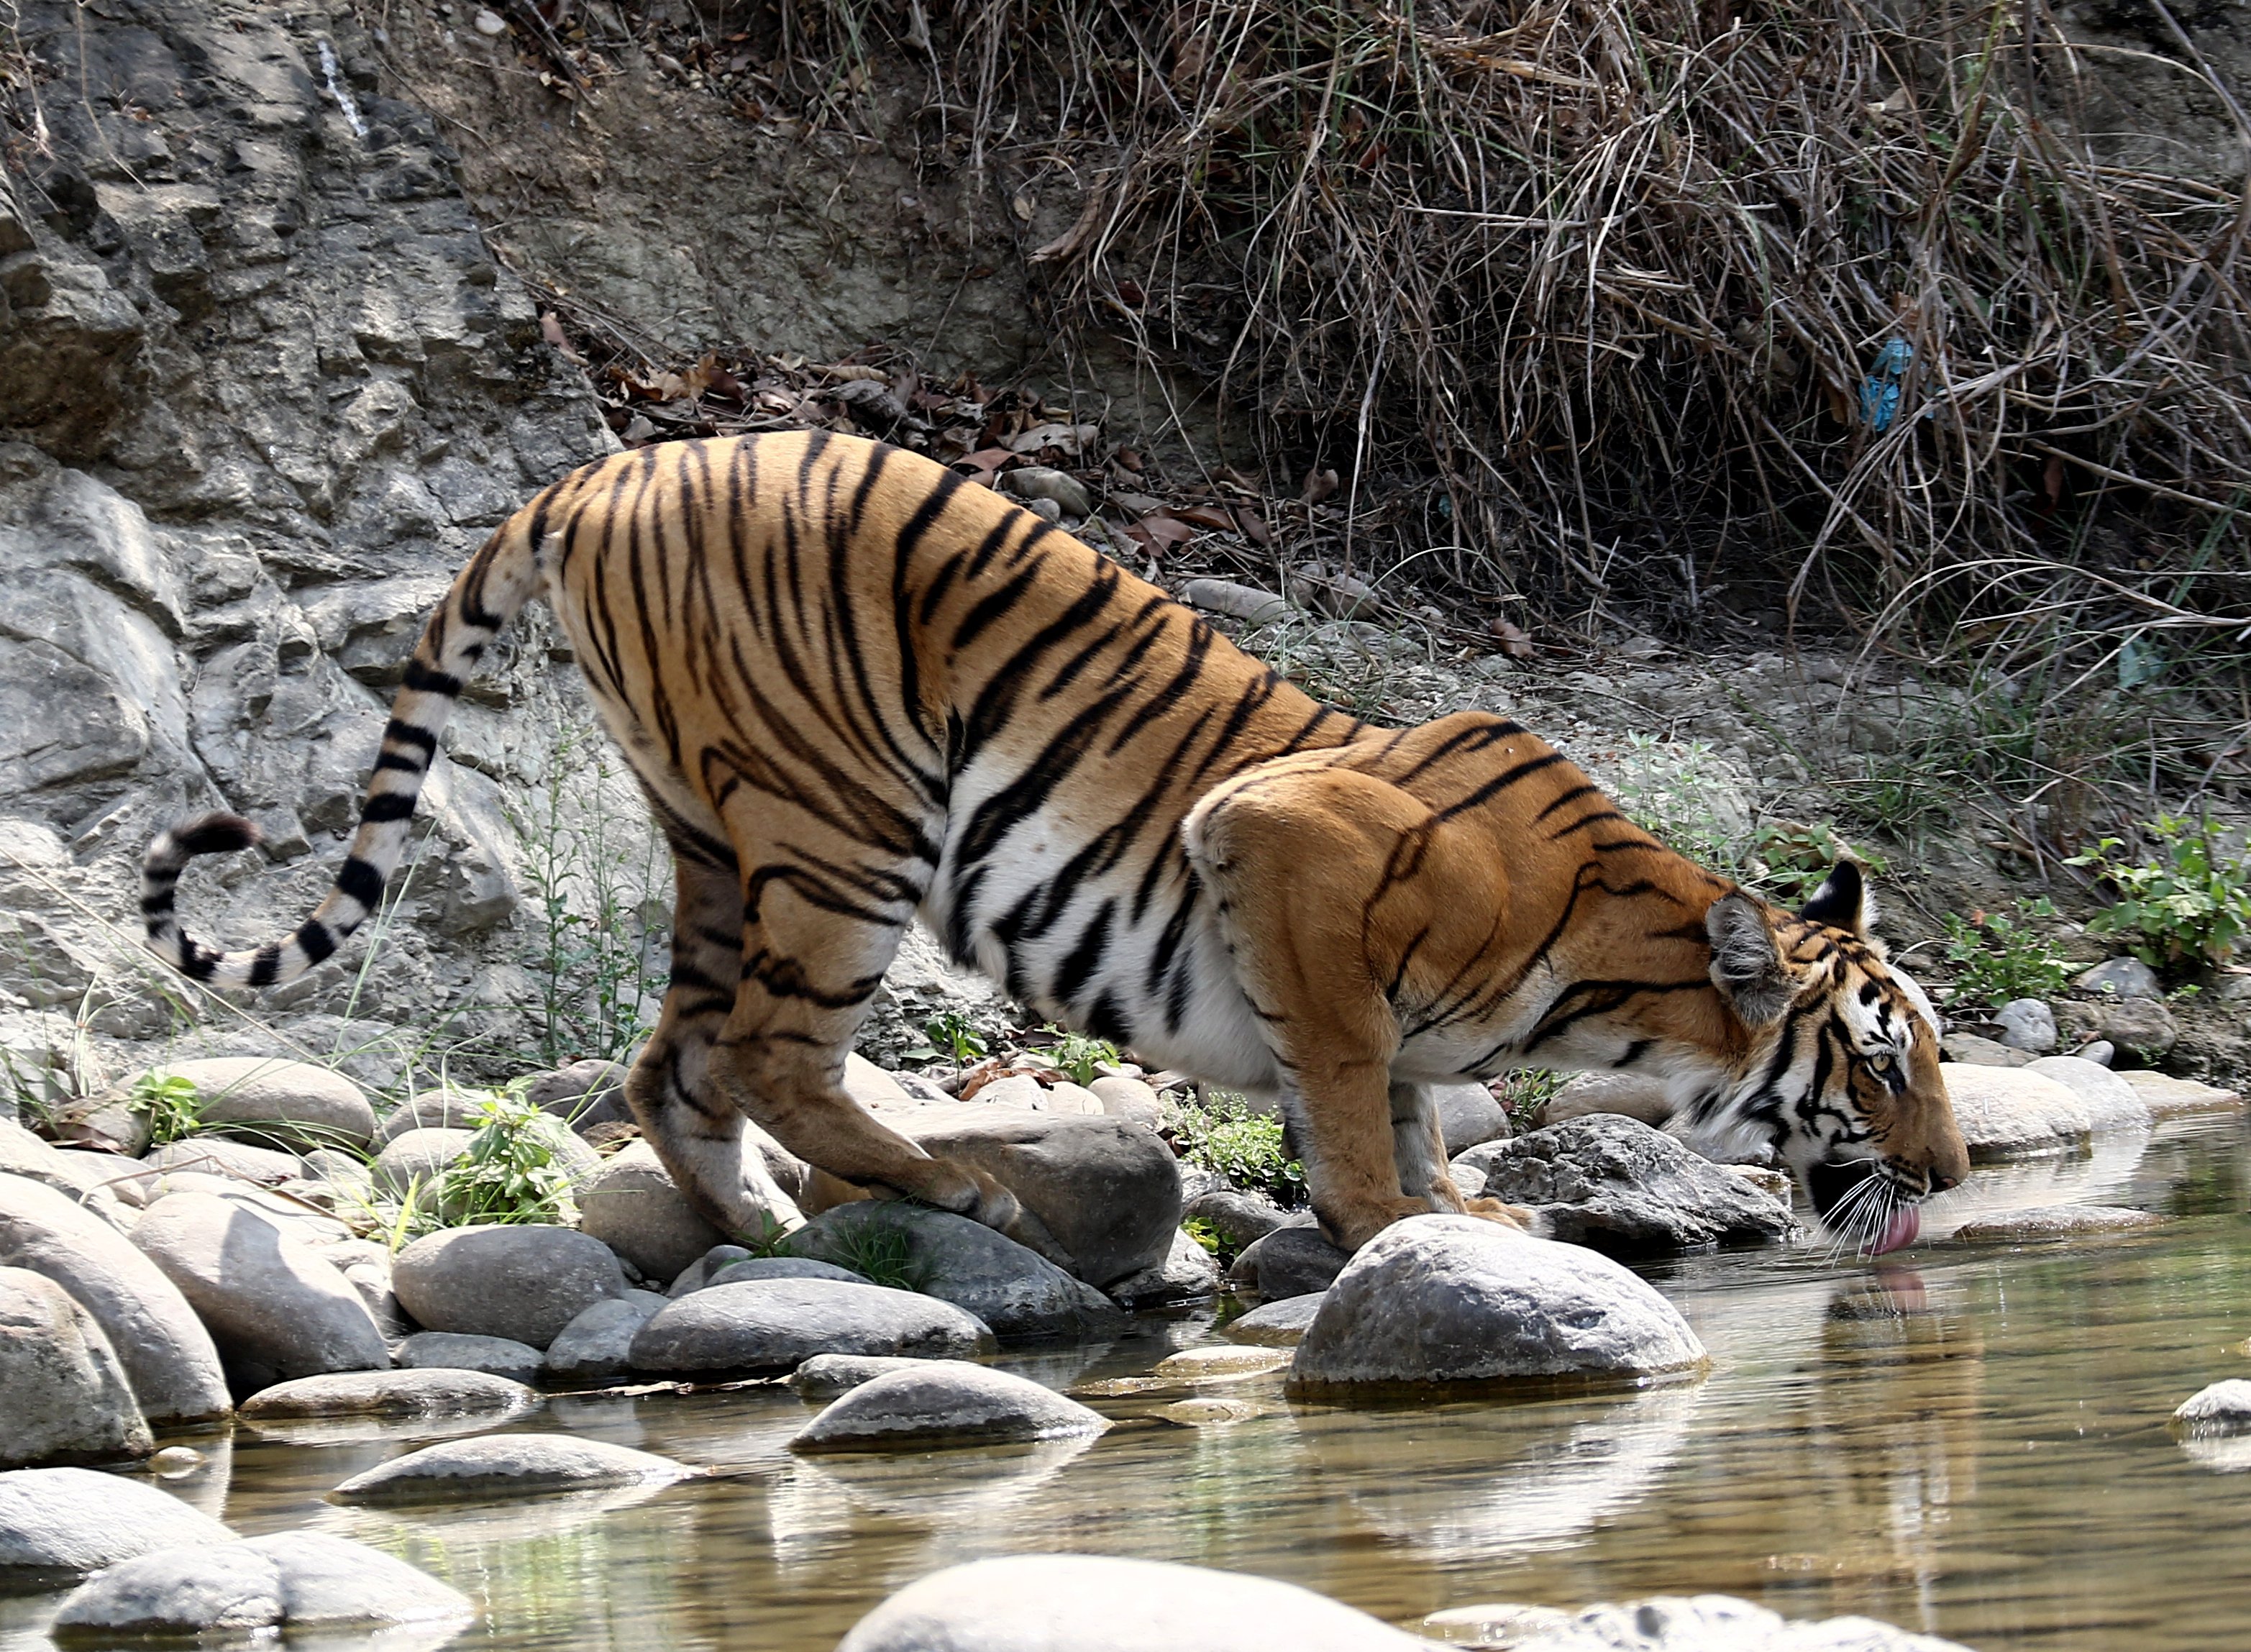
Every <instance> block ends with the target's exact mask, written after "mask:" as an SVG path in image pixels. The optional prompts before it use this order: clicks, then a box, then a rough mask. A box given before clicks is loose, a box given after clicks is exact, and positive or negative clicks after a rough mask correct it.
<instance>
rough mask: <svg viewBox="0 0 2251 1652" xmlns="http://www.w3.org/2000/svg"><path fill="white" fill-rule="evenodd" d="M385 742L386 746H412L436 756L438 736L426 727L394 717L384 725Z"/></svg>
mask: <svg viewBox="0 0 2251 1652" xmlns="http://www.w3.org/2000/svg"><path fill="white" fill-rule="evenodd" d="M383 743H384V745H386V746H412V747H413V748H414V749H415V750H416V751H418V752H423V753H429V754H431V755H433V756H434V755H435V754H436V753H437V750H438V737H437V736H436V735H435V734H433V733H432V732H430V731H429V730H428V729H426V728H419V727H417V726H416V725H414V724H412V723H409V722H407V721H405V719H404V718H396V717H394V718H391V721H389V722H388V723H386V724H384V725H383Z"/></svg>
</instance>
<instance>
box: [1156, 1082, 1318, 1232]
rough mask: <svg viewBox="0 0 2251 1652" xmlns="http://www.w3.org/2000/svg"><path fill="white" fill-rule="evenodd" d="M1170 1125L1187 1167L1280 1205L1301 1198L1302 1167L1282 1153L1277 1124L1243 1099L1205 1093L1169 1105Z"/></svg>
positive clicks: (1222, 1092) (1303, 1186)
mask: <svg viewBox="0 0 2251 1652" xmlns="http://www.w3.org/2000/svg"><path fill="white" fill-rule="evenodd" d="M1170 1123H1171V1128H1172V1132H1173V1140H1174V1143H1175V1144H1176V1146H1177V1147H1178V1148H1179V1149H1180V1152H1181V1157H1183V1158H1185V1159H1186V1160H1188V1163H1191V1164H1194V1165H1196V1166H1198V1167H1200V1168H1202V1169H1203V1170H1211V1171H1215V1172H1216V1173H1217V1174H1219V1175H1221V1176H1223V1177H1226V1178H1227V1179H1228V1180H1229V1182H1231V1183H1234V1184H1235V1185H1236V1186H1237V1187H1239V1188H1242V1189H1243V1190H1246V1191H1256V1192H1263V1193H1265V1194H1267V1195H1268V1196H1269V1197H1272V1198H1274V1199H1275V1200H1277V1201H1278V1202H1279V1203H1280V1204H1298V1203H1299V1202H1300V1201H1301V1200H1303V1198H1304V1197H1305V1192H1306V1167H1305V1166H1304V1165H1302V1164H1300V1163H1298V1161H1297V1160H1295V1159H1293V1158H1292V1157H1290V1156H1289V1155H1288V1153H1287V1152H1286V1151H1285V1149H1284V1148H1283V1145H1282V1121H1281V1120H1279V1119H1278V1118H1272V1117H1269V1116H1268V1115H1267V1114H1263V1113H1254V1112H1252V1111H1251V1110H1250V1103H1249V1102H1247V1101H1246V1100H1243V1097H1241V1096H1239V1095H1236V1094H1234V1093H1231V1092H1229V1091H1226V1090H1206V1091H1205V1092H1204V1099H1203V1100H1202V1101H1201V1102H1199V1101H1195V1100H1181V1101H1178V1102H1175V1103H1174V1106H1173V1107H1172V1110H1171V1120H1170Z"/></svg>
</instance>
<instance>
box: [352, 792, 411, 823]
mask: <svg viewBox="0 0 2251 1652" xmlns="http://www.w3.org/2000/svg"><path fill="white" fill-rule="evenodd" d="M414 803H415V796H414V794H413V793H412V792H377V793H376V794H375V795H374V796H372V797H371V798H369V799H368V800H367V802H365V803H364V804H362V805H361V806H360V811H359V818H360V823H361V824H362V825H381V824H383V823H385V822H389V821H394V820H411V819H412V818H413V816H414Z"/></svg>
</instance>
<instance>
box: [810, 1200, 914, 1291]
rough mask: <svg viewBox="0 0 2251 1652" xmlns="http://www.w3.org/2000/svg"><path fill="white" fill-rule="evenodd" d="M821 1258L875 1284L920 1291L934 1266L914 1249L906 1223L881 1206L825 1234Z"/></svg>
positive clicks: (900, 1289) (902, 1289) (901, 1289)
mask: <svg viewBox="0 0 2251 1652" xmlns="http://www.w3.org/2000/svg"><path fill="white" fill-rule="evenodd" d="M819 1260H822V1261H824V1262H833V1263H835V1265H836V1266H837V1267H845V1268H849V1269H851V1271H852V1272H854V1273H855V1274H859V1275H861V1276H862V1278H864V1279H866V1280H867V1281H869V1282H870V1283H871V1284H876V1285H887V1286H889V1287H890V1288H891V1289H893V1290H897V1291H918V1290H920V1289H922V1288H923V1287H924V1286H925V1285H927V1284H928V1283H929V1282H930V1269H929V1267H928V1266H927V1265H926V1264H925V1263H922V1262H920V1261H918V1260H917V1259H916V1257H915V1253H914V1239H913V1237H912V1236H911V1234H909V1233H908V1232H907V1230H906V1226H905V1224H904V1222H903V1221H902V1220H901V1219H900V1218H897V1217H895V1216H893V1215H891V1214H890V1212H889V1211H884V1210H883V1209H882V1208H880V1207H877V1208H876V1209H875V1210H873V1211H871V1212H870V1213H869V1215H868V1216H867V1217H866V1218H863V1219H862V1220H860V1221H857V1222H852V1223H848V1224H843V1225H840V1226H839V1228H838V1229H837V1231H835V1232H831V1233H828V1234H825V1235H823V1237H822V1239H821V1257H820V1259H819Z"/></svg>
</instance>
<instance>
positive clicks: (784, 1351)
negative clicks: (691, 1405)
mask: <svg viewBox="0 0 2251 1652" xmlns="http://www.w3.org/2000/svg"><path fill="white" fill-rule="evenodd" d="M991 1337H992V1332H991V1331H990V1330H988V1329H987V1328H986V1326H985V1323H984V1322H983V1321H982V1320H980V1319H976V1318H974V1317H973V1316H972V1315H968V1314H966V1313H964V1312H962V1310H961V1309H959V1308H956V1307H954V1306H953V1305H952V1303H951V1302H942V1301H937V1300H936V1299H935V1298H932V1297H928V1296H918V1295H916V1294H915V1293H913V1292H912V1291H897V1290H888V1289H885V1288H882V1287H879V1286H869V1285H840V1284H838V1283H836V1282H835V1281H834V1280H825V1279H775V1280H758V1281H751V1283H749V1284H745V1285H719V1286H714V1287H711V1288H707V1289H704V1290H700V1291H696V1292H695V1293H693V1294H692V1295H687V1296H683V1297H681V1298H680V1299H679V1300H678V1301H673V1302H668V1303H667V1304H666V1305H665V1307H664V1308H663V1309H662V1310H661V1312H659V1313H658V1314H657V1315H655V1317H653V1318H652V1319H650V1321H649V1322H648V1323H647V1324H646V1325H643V1326H642V1327H641V1330H640V1333H639V1334H638V1335H636V1336H634V1340H633V1364H634V1370H635V1371H682V1372H685V1371H792V1370H794V1369H795V1368H796V1367H797V1366H799V1365H800V1364H803V1363H804V1362H805V1361H807V1360H808V1359H810V1358H812V1357H813V1356H814V1355H815V1354H911V1355H918V1356H922V1357H930V1358H938V1359H945V1358H966V1357H968V1356H970V1355H972V1354H974V1353H976V1352H978V1351H979V1350H980V1349H982V1348H984V1347H986V1346H987V1345H988V1344H989V1343H990V1340H991Z"/></svg>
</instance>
